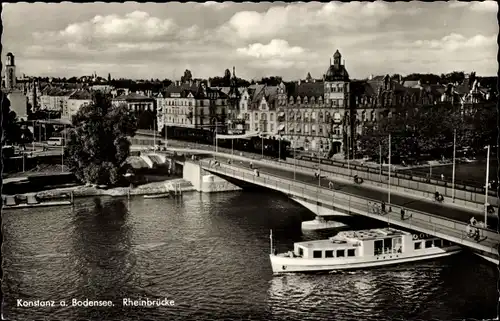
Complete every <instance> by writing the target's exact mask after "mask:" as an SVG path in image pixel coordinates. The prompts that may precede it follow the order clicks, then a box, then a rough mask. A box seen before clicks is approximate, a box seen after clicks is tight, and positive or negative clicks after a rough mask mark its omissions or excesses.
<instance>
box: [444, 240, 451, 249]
mask: <svg viewBox="0 0 500 321" xmlns="http://www.w3.org/2000/svg"><path fill="white" fill-rule="evenodd" d="M450 245H451V243H450V241H448V240H443V247H448V246H450Z"/></svg>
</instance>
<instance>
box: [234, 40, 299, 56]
mask: <svg viewBox="0 0 500 321" xmlns="http://www.w3.org/2000/svg"><path fill="white" fill-rule="evenodd" d="M236 51H237V52H238V53H239V54H243V55H246V56H250V57H255V58H263V59H269V58H277V57H279V58H288V57H294V56H297V55H300V54H302V53H304V51H305V50H304V48H302V47H297V46H295V47H291V46H290V45H289V43H288V41H286V40H282V39H273V40H271V42H269V43H268V44H267V45H263V44H261V43H254V44H251V45H248V46H247V47H244V48H238V49H236Z"/></svg>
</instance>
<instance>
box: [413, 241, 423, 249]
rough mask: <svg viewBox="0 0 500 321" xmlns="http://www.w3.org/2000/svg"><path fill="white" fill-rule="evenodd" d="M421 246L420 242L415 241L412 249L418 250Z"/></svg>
mask: <svg viewBox="0 0 500 321" xmlns="http://www.w3.org/2000/svg"><path fill="white" fill-rule="evenodd" d="M421 248H422V242H415V244H414V249H415V250H420V249H421Z"/></svg>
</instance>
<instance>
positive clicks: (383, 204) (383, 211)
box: [382, 201, 385, 213]
mask: <svg viewBox="0 0 500 321" xmlns="http://www.w3.org/2000/svg"><path fill="white" fill-rule="evenodd" d="M382 213H385V202H384V201H382Z"/></svg>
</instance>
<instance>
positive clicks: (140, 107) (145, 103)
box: [112, 93, 156, 114]
mask: <svg viewBox="0 0 500 321" xmlns="http://www.w3.org/2000/svg"><path fill="white" fill-rule="evenodd" d="M112 104H113V105H115V106H116V105H121V104H125V105H126V106H127V108H128V110H129V111H131V112H134V113H135V114H139V113H141V112H143V111H146V110H148V111H150V112H153V113H156V104H155V100H154V98H151V97H146V96H143V95H140V94H136V93H130V94H128V95H122V96H118V97H115V98H113V99H112Z"/></svg>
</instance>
